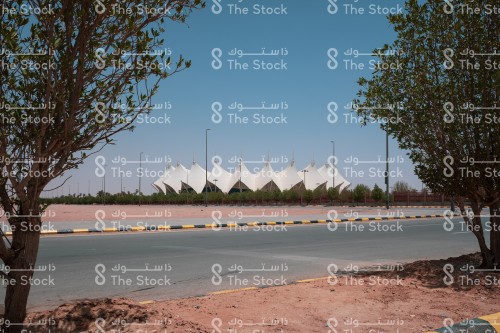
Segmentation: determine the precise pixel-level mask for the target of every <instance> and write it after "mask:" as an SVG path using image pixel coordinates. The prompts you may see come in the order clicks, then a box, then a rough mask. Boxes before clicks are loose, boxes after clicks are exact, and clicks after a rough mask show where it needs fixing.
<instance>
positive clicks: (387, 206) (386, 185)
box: [385, 131, 389, 209]
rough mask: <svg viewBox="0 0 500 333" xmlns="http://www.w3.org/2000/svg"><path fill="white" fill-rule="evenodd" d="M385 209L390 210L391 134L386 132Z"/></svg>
mask: <svg viewBox="0 0 500 333" xmlns="http://www.w3.org/2000/svg"><path fill="white" fill-rule="evenodd" d="M385 208H386V209H389V132H387V131H386V132H385Z"/></svg>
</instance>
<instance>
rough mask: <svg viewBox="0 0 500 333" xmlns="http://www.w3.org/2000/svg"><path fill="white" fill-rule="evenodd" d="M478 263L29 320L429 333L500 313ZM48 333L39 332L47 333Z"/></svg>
mask: <svg viewBox="0 0 500 333" xmlns="http://www.w3.org/2000/svg"><path fill="white" fill-rule="evenodd" d="M479 263H480V256H479V255H478V254H471V255H465V256H460V257H456V258H449V259H445V260H430V261H428V260H425V261H416V262H413V263H409V264H404V266H402V268H401V267H399V268H396V269H392V270H390V271H384V272H377V271H376V270H377V269H380V267H379V268H374V267H369V268H364V271H363V272H357V273H352V272H351V273H348V272H343V273H342V270H339V274H338V275H336V276H335V277H333V276H330V277H329V278H323V279H320V280H315V281H310V282H306V283H296V284H291V285H286V286H279V287H269V288H264V289H258V290H248V291H239V292H234V293H227V294H218V295H209V296H205V297H194V298H188V299H177V300H170V301H164V302H157V303H153V304H142V305H141V304H139V303H137V302H135V301H131V300H126V299H117V300H110V299H103V300H89V301H83V302H79V303H76V304H65V305H62V306H60V307H58V308H57V309H55V310H53V311H45V312H40V313H33V314H30V316H29V319H30V320H31V322H32V323H36V322H40V321H42V322H43V320H45V321H47V322H48V323H50V322H51V323H52V324H54V325H53V326H52V327H50V328H51V332H52V333H63V332H64V333H68V332H115V333H116V332H123V333H131V332H134V333H139V332H141V333H145V332H156V333H161V332H163V333H166V332H174V333H180V332H215V333H220V332H226V333H238V332H239V333H247V332H253V333H255V332H258V333H263V332H276V333H277V332H324V333H327V332H329V333H332V332H336V331H338V332H344V330H349V331H348V332H352V333H355V332H367V333H368V332H387V333H388V332H422V331H426V330H430V329H433V328H438V327H441V326H444V324H443V321H444V320H445V319H446V318H450V319H451V320H453V321H454V322H458V321H460V320H463V319H465V318H474V317H477V316H481V315H485V314H490V313H496V312H499V311H500V305H499V304H500V293H499V292H498V290H499V285H498V284H496V285H488V279H487V277H488V276H490V275H491V274H495V273H492V272H477V271H475V272H470V271H471V270H470V269H469V271H468V272H466V271H465V270H463V268H465V267H469V268H470V267H477V266H478V265H479ZM448 264H450V265H452V266H445V265H448ZM450 267H453V270H452V271H451V270H450ZM464 274H467V275H468V276H469V278H473V279H474V281H476V280H477V281H479V282H480V283H478V284H475V283H474V284H473V285H468V284H464V283H462V282H463V281H468V280H467V279H466V280H464V279H461V278H460V277H461V276H462V275H464ZM496 274H497V275H499V274H498V273H496ZM499 277H500V276H499ZM450 282H451V283H450ZM101 328H103V329H102V330H100V329H101ZM43 329H45V331H44V330H43ZM43 329H40V330H33V331H32V332H48V328H47V327H45V328H43Z"/></svg>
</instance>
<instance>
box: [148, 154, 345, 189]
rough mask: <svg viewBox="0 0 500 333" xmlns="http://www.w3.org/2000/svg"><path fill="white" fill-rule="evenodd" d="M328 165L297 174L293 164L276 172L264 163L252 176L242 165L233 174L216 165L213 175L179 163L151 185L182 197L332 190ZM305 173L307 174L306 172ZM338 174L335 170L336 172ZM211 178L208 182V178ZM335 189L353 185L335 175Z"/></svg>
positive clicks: (197, 167)
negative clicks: (211, 191) (214, 190)
mask: <svg viewBox="0 0 500 333" xmlns="http://www.w3.org/2000/svg"><path fill="white" fill-rule="evenodd" d="M333 168H334V167H333V166H332V165H330V164H329V163H327V164H325V165H323V166H322V167H321V168H319V169H317V167H316V165H315V163H314V162H313V163H310V164H309V165H308V166H306V167H305V168H304V169H303V170H300V171H297V169H296V167H295V163H294V162H293V161H292V162H291V163H290V164H289V165H288V166H287V167H286V168H284V169H283V170H281V171H279V172H276V171H274V170H273V168H272V166H271V162H269V161H267V162H264V166H263V167H262V168H261V169H260V170H257V171H256V172H255V173H254V172H251V171H250V170H249V169H248V168H247V166H246V165H245V163H244V162H243V161H240V163H239V165H238V166H237V167H236V168H235V170H234V172H229V171H227V170H225V169H223V168H222V167H221V166H220V164H214V165H213V167H212V171H211V172H208V173H207V172H206V171H205V169H204V168H202V167H201V166H200V165H199V164H198V163H196V162H193V164H192V165H191V168H190V169H187V168H186V167H184V166H183V165H182V164H180V163H178V164H177V166H176V167H173V166H171V165H169V166H168V167H167V168H166V169H165V174H164V175H162V177H160V178H159V179H158V180H156V181H155V182H154V183H153V184H152V185H153V187H154V188H155V189H156V190H157V191H161V192H163V193H169V192H170V193H171V192H174V193H179V192H181V191H190V190H192V191H194V192H196V193H202V192H203V191H204V189H205V187H208V188H215V187H217V188H218V189H219V190H220V191H221V192H223V193H229V192H231V191H235V190H239V189H242V190H252V191H257V190H263V191H274V190H280V191H285V190H290V189H296V188H304V187H305V188H306V189H307V190H315V189H318V188H322V187H324V188H330V187H332V185H333V179H332V174H333V173H332V172H333V171H332V170H333ZM304 170H305V172H304ZM335 170H336V169H335ZM206 176H208V182H207V180H206V179H205V177H206ZM334 177H335V187H336V188H339V189H340V190H341V191H342V190H344V189H345V188H347V187H348V186H349V185H350V183H349V182H348V181H347V180H345V179H344V177H342V175H341V174H340V173H339V172H338V171H337V172H335V176H334Z"/></svg>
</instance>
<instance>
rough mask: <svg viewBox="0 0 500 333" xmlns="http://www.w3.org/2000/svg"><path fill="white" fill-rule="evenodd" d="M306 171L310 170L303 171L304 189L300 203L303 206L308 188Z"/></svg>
mask: <svg viewBox="0 0 500 333" xmlns="http://www.w3.org/2000/svg"><path fill="white" fill-rule="evenodd" d="M306 172H309V170H306V169H304V170H302V173H303V174H304V191H303V192H302V195H301V196H300V205H301V206H303V205H304V200H303V199H304V192H305V191H306V190H307V188H306Z"/></svg>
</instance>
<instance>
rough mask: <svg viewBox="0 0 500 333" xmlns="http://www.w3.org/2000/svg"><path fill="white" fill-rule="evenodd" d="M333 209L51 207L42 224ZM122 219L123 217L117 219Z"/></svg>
mask: <svg viewBox="0 0 500 333" xmlns="http://www.w3.org/2000/svg"><path fill="white" fill-rule="evenodd" d="M330 209H331V207H323V206H307V207H300V206H290V207H288V206H276V207H272V206H262V207H259V206H249V207H241V206H234V207H233V206H210V207H204V206H170V205H168V206H161V205H142V206H137V205H50V206H49V207H48V208H47V210H46V212H45V216H44V217H43V218H42V220H44V221H47V220H50V221H52V222H59V221H62V222H71V221H93V220H95V219H96V211H98V210H103V211H104V212H105V216H106V218H107V219H113V214H121V213H124V215H127V216H130V215H136V216H137V215H139V216H145V215H148V216H155V213H156V216H157V218H158V219H165V218H168V219H183V218H207V219H210V218H211V217H212V212H213V211H214V210H217V211H220V212H221V213H222V216H223V218H227V217H228V215H229V214H232V213H233V214H234V212H235V211H236V212H237V213H240V214H243V215H256V214H258V215H260V214H264V215H271V214H273V213H274V214H276V215H278V216H277V217H276V218H277V219H280V220H286V217H287V216H293V215H307V214H324V215H325V217H324V218H325V219H327V215H326V214H327V213H328V211H329V210H330ZM336 209H337V210H339V211H341V210H342V211H348V210H350V208H349V209H347V208H342V209H339V208H336ZM117 216H120V215H117ZM0 221H6V219H5V216H0Z"/></svg>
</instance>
